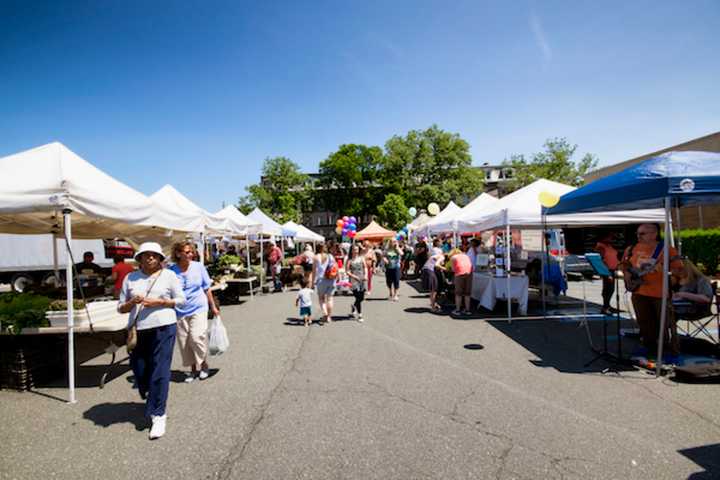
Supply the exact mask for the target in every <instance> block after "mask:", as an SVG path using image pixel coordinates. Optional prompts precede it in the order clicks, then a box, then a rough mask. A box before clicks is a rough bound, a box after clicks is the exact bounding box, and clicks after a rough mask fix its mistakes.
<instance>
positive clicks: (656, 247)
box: [622, 223, 681, 355]
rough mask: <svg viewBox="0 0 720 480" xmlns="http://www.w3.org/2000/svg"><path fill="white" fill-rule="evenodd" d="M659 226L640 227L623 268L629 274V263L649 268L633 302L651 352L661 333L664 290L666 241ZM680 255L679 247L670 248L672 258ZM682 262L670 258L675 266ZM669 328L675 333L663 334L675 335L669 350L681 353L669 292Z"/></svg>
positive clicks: (647, 224) (641, 331) (643, 339)
mask: <svg viewBox="0 0 720 480" xmlns="http://www.w3.org/2000/svg"><path fill="white" fill-rule="evenodd" d="M658 233H659V226H658V225H657V224H654V223H643V224H642V225H640V226H639V227H638V229H637V236H638V242H637V243H636V244H635V245H633V246H631V247H628V248H627V249H626V250H625V254H624V255H623V267H622V268H623V272H624V274H625V275H626V276H628V275H630V272H629V271H628V268H629V267H632V268H634V269H636V270H640V271H643V270H646V271H648V273H646V274H645V275H644V276H643V277H642V278H643V283H642V285H640V287H638V288H637V290H635V291H634V292H633V293H632V303H633V308H634V309H635V316H636V317H637V322H638V326H639V327H640V337H641V338H642V342H643V346H644V347H645V348H646V349H647V351H648V352H647V353H648V354H652V353H653V352H655V351H657V341H658V336H659V334H660V317H661V313H662V293H663V292H662V290H663V273H662V268H663V244H662V242H661V241H660V240H659V238H658ZM675 256H677V251H676V250H675V249H674V248H672V247H671V248H670V258H671V259H673V257H675ZM679 265H681V262H680V261H679V260H674V261H672V262H671V266H672V267H673V268H677V267H678V266H679ZM667 305H668V308H667V317H666V318H667V322H666V328H667V329H668V330H669V331H670V332H672V335H667V332H666V335H665V336H664V338H666V339H672V341H671V345H670V353H672V354H673V355H677V354H678V353H679V350H678V345H677V335H675V328H674V326H675V319H674V316H673V314H672V309H670V308H669V307H670V301H669V292H668V304H667Z"/></svg>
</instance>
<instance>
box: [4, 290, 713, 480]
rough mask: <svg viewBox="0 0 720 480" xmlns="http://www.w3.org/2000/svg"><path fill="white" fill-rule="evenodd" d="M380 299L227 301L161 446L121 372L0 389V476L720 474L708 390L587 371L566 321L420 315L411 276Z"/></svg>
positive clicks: (176, 393)
mask: <svg viewBox="0 0 720 480" xmlns="http://www.w3.org/2000/svg"><path fill="white" fill-rule="evenodd" d="M374 293H375V296H374V298H373V297H371V299H370V300H369V301H367V302H366V303H365V310H366V321H365V323H363V324H359V323H356V322H354V321H350V320H341V321H336V322H333V323H332V324H329V325H326V326H317V325H313V326H312V327H310V328H305V327H303V326H295V325H289V324H287V323H289V322H287V318H288V317H291V318H292V317H295V316H296V313H295V308H294V307H293V298H294V293H293V292H288V293H284V294H274V295H265V296H261V297H256V299H255V300H254V301H251V302H246V303H244V304H242V305H239V306H232V307H226V308H224V310H223V318H224V320H225V324H226V327H227V328H228V332H229V334H230V338H231V342H232V343H231V349H230V350H229V351H228V352H227V353H226V354H224V355H222V356H221V357H218V358H216V359H212V362H211V367H213V368H217V369H219V372H218V373H217V374H216V375H214V376H213V377H211V378H210V379H209V380H207V381H205V382H195V383H193V384H190V385H186V384H184V383H173V384H171V391H170V402H169V407H168V433H167V435H166V436H165V437H164V438H163V439H161V440H159V441H156V442H149V441H148V440H147V430H143V431H139V430H140V429H142V427H143V425H142V419H141V417H140V416H141V415H142V408H141V404H140V401H139V398H137V393H136V391H134V390H131V388H130V381H129V376H130V373H129V372H127V371H126V372H124V373H123V374H122V375H120V376H119V377H117V378H115V379H114V380H113V381H111V382H110V383H109V384H108V385H107V386H106V388H105V389H104V390H100V389H97V388H80V389H79V390H78V403H77V404H75V405H68V404H65V403H63V402H62V401H60V400H58V398H60V399H61V398H63V397H64V396H65V395H66V391H65V390H64V389H63V388H52V387H44V388H39V389H38V390H36V392H35V393H17V392H9V391H2V392H0V405H1V408H0V425H1V427H0V443H1V444H2V449H0V478H38V477H41V476H44V477H49V476H52V477H54V478H78V477H80V478H104V479H115V478H117V479H126V478H152V477H154V478H176V477H179V476H190V477H191V478H217V479H234V478H249V479H256V478H268V479H269V478H273V479H277V478H283V479H284V478H332V479H335V478H343V479H369V478H378V479H389V478H399V479H415V478H481V479H483V478H489V479H537V478H543V479H545V478H548V479H552V478H557V479H570V478H598V479H599V478H602V479H607V478H631V479H634V478H638V479H643V478H653V479H665V478H667V479H676V478H688V477H690V476H691V475H693V474H695V475H699V476H697V477H696V478H717V477H716V476H717V475H720V473H718V472H720V470H718V469H719V468H720V465H718V464H719V463H720V453H718V452H720V446H718V444H720V409H718V408H717V399H718V398H719V395H718V393H719V392H720V390H718V388H719V387H718V385H685V384H675V383H673V382H671V381H668V380H655V379H654V378H652V377H650V376H648V375H646V374H644V373H641V372H635V371H630V372H621V373H620V374H618V375H615V374H608V375H602V374H600V373H599V370H600V369H601V367H603V365H600V364H599V365H597V368H596V369H593V370H590V371H585V370H583V369H582V365H583V364H584V363H585V362H586V361H587V360H589V359H590V358H592V356H593V354H592V352H590V351H589V350H588V347H587V339H586V337H585V332H584V330H582V329H578V328H577V325H576V324H574V323H567V322H549V323H548V324H542V322H514V323H513V324H512V325H507V324H506V323H504V322H487V321H483V320H475V319H473V320H454V319H452V318H450V317H449V316H443V315H434V314H430V313H416V312H419V311H420V310H419V308H421V307H424V306H426V303H427V300H426V299H425V298H420V296H419V295H417V294H416V292H415V291H414V290H412V289H411V288H408V287H407V286H403V288H402V291H401V301H400V302H388V301H386V300H384V299H380V298H377V297H378V295H379V294H380V293H381V292H374ZM382 293H384V292H382ZM350 302H351V297H336V315H337V316H338V317H343V316H345V315H346V314H347V312H348V311H349V309H350ZM408 309H409V310H408ZM591 327H592V328H593V332H594V333H597V331H598V328H599V324H593V325H591ZM468 343H481V344H483V345H484V346H485V348H484V349H483V350H467V349H465V348H463V345H465V344H468ZM175 357H176V358H175V364H174V368H175V369H179V368H180V366H179V358H178V355H176V356H175ZM83 373H84V372H81V374H80V375H81V378H82V375H83ZM700 448H704V449H703V450H702V452H705V453H702V454H701V455H700V456H699V457H698V456H697V455H695V456H694V455H692V454H686V453H681V451H683V452H688V451H689V452H692V451H694V449H700ZM707 452H709V453H707ZM713 458H714V460H713Z"/></svg>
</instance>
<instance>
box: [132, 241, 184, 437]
mask: <svg viewBox="0 0 720 480" xmlns="http://www.w3.org/2000/svg"><path fill="white" fill-rule="evenodd" d="M164 258H165V255H164V254H163V252H162V248H161V247H160V245H159V244H157V243H155V242H146V243H143V244H142V245H140V248H139V249H138V251H137V253H136V255H135V260H137V261H138V263H139V264H140V269H139V270H136V271H134V272H132V273H129V274H128V275H127V276H126V277H125V280H124V281H123V285H122V289H121V290H120V300H119V301H118V311H119V312H120V313H128V312H130V319H129V322H128V328H130V327H132V325H133V324H134V325H136V327H137V346H136V347H135V349H134V350H133V351H132V352H131V353H130V366H131V367H132V370H133V374H134V375H135V382H136V384H137V387H138V390H139V392H140V397H142V398H143V399H144V400H146V403H145V416H146V417H149V418H150V419H151V421H152V428H151V429H150V440H154V439H156V438H160V437H162V436H163V435H164V434H165V425H166V419H167V415H166V413H165V406H166V404H167V397H168V390H169V388H170V364H171V362H172V354H173V347H174V346H175V333H176V330H177V327H176V322H177V319H176V317H175V307H176V306H177V305H181V304H183V303H184V302H185V296H184V295H183V291H182V286H181V285H180V281H179V280H178V278H177V276H176V275H175V274H174V273H173V272H171V271H169V270H165V269H164V268H163V265H162V261H163V259H164Z"/></svg>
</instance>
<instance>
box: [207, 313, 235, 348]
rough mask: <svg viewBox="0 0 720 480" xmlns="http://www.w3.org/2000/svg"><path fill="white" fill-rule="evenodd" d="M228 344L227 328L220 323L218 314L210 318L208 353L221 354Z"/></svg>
mask: <svg viewBox="0 0 720 480" xmlns="http://www.w3.org/2000/svg"><path fill="white" fill-rule="evenodd" d="M229 346H230V340H228V336H227V330H225V325H223V323H222V319H221V318H220V315H218V316H216V317H215V318H213V319H212V320H210V327H209V328H208V351H209V353H210V355H221V354H222V353H224V352H225V350H227V349H228V347H229Z"/></svg>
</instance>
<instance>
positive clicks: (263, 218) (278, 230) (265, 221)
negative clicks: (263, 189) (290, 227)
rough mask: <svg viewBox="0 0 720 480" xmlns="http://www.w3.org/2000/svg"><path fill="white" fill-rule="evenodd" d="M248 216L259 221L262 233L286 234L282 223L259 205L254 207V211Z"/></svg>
mask: <svg viewBox="0 0 720 480" xmlns="http://www.w3.org/2000/svg"><path fill="white" fill-rule="evenodd" d="M247 217H248V218H249V219H251V220H255V221H256V222H259V223H260V224H261V225H262V230H261V231H260V233H262V234H263V235H276V236H278V237H280V236H282V235H284V233H283V228H282V225H280V224H279V223H277V222H276V221H275V220H273V219H272V218H270V217H268V216H267V215H265V213H264V212H263V211H262V210H260V209H259V208H257V207H256V208H255V209H253V211H252V212H250V213H248V215H247ZM288 233H290V232H288Z"/></svg>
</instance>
